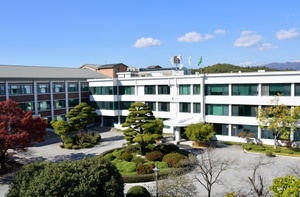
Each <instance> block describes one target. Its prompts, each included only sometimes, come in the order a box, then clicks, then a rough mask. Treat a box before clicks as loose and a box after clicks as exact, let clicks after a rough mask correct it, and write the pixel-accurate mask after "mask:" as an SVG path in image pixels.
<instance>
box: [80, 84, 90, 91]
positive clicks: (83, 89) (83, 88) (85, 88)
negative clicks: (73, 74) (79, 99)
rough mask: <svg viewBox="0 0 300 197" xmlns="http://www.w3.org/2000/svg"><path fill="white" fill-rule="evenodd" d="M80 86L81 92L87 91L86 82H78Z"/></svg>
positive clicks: (87, 85)
mask: <svg viewBox="0 0 300 197" xmlns="http://www.w3.org/2000/svg"><path fill="white" fill-rule="evenodd" d="M80 87H81V89H80V90H81V91H82V92H88V91H89V84H88V83H81V84H80Z"/></svg>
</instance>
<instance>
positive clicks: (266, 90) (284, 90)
mask: <svg viewBox="0 0 300 197" xmlns="http://www.w3.org/2000/svg"><path fill="white" fill-rule="evenodd" d="M278 94H280V95H281V96H291V84H263V85H262V95H263V96H277V95H278Z"/></svg>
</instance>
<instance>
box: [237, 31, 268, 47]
mask: <svg viewBox="0 0 300 197" xmlns="http://www.w3.org/2000/svg"><path fill="white" fill-rule="evenodd" d="M261 39H262V36H261V35H258V34H256V33H255V32H252V31H242V32H241V36H240V37H239V38H238V39H236V40H235V42H234V46H235V47H252V46H255V45H257V44H259V42H260V41H261Z"/></svg>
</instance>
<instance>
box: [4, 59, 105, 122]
mask: <svg viewBox="0 0 300 197" xmlns="http://www.w3.org/2000/svg"><path fill="white" fill-rule="evenodd" d="M106 77H107V76H104V75H102V74H100V73H97V72H94V71H91V70H87V69H79V68H55V67H35V66H11V65H2V66H0V101H5V100H8V99H11V100H13V101H17V102H19V105H20V107H21V108H22V109H23V110H32V111H33V113H34V115H38V116H41V117H42V118H44V119H46V120H47V121H48V123H50V121H51V120H58V119H64V117H65V115H66V114H67V113H68V112H69V110H70V109H71V108H72V107H74V106H76V105H78V104H79V103H80V102H88V103H89V97H90V91H89V84H88V82H87V79H91V78H106Z"/></svg>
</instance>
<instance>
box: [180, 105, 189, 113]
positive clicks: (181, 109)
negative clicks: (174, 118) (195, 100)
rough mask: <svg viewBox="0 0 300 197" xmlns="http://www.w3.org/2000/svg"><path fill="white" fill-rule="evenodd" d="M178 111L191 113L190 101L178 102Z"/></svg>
mask: <svg viewBox="0 0 300 197" xmlns="http://www.w3.org/2000/svg"><path fill="white" fill-rule="evenodd" d="M179 112H185V113H191V103H179Z"/></svg>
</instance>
